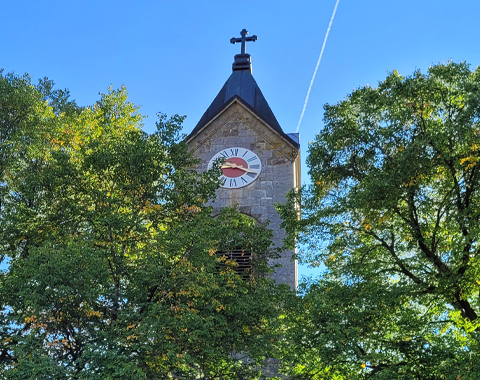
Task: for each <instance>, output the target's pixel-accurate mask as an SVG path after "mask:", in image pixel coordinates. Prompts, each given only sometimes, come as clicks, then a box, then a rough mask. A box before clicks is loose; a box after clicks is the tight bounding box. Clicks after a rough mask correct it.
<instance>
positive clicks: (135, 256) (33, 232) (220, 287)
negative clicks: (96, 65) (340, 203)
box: [0, 74, 287, 380]
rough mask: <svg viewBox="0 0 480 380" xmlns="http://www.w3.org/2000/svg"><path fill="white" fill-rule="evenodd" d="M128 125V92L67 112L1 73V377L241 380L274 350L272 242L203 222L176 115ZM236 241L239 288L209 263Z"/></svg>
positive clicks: (228, 271) (242, 222)
mask: <svg viewBox="0 0 480 380" xmlns="http://www.w3.org/2000/svg"><path fill="white" fill-rule="evenodd" d="M141 120H142V116H141V115H140V114H139V113H138V109H137V108H136V107H135V106H134V105H132V104H131V103H129V102H128V101H127V93H126V91H125V89H120V90H117V91H112V90H109V92H108V93H106V94H103V95H101V99H100V100H99V101H98V102H97V103H96V104H95V105H93V106H92V107H86V108H79V107H77V106H76V105H75V103H74V102H71V101H69V100H68V92H66V91H58V90H54V89H53V83H52V82H50V81H48V80H43V81H41V82H40V84H39V85H38V86H33V85H32V84H31V82H30V79H29V78H28V77H17V76H15V75H10V74H9V75H6V76H0V156H1V160H0V254H1V257H2V259H4V260H6V261H8V269H6V270H5V271H4V273H2V274H1V275H0V302H1V305H2V311H1V314H0V318H1V321H2V322H1V326H0V373H1V375H0V378H5V379H7V378H8V379H40V378H52V379H53V378H54V379H92V380H93V379H129V380H131V379H170V378H173V376H175V377H176V378H179V379H193V378H195V379H219V378H222V379H238V378H244V379H249V378H257V377H258V376H259V375H260V372H261V367H260V366H259V365H260V364H261V363H262V361H263V360H264V358H265V356H266V355H268V356H269V357H276V355H278V353H277V351H276V348H275V346H274V342H275V341H276V340H277V338H278V334H279V331H280V327H281V326H280V319H279V318H278V316H279V313H280V306H281V305H282V302H283V299H284V295H285V293H286V292H287V290H286V289H284V288H282V287H279V286H275V285H274V284H273V283H272V281H271V280H270V279H269V277H268V276H267V275H266V274H267V273H268V271H269V268H268V266H267V265H266V262H267V260H268V259H269V258H270V257H274V256H275V251H274V250H273V249H272V248H271V239H270V238H271V232H270V231H269V230H268V229H267V228H266V227H265V226H256V225H255V223H254V222H253V221H252V220H251V219H249V218H247V217H245V216H242V215H241V214H240V213H238V212H236V210H230V209H227V210H224V212H223V213H222V214H221V215H218V216H217V217H216V218H214V217H212V215H211V212H210V211H211V210H210V209H209V208H208V207H207V206H206V202H207V201H208V200H209V199H211V198H212V197H213V196H214V194H215V190H216V188H217V187H218V179H217V178H218V173H217V171H218V169H217V170H213V171H209V172H205V173H202V174H199V173H197V171H196V170H193V169H192V167H194V165H195V164H196V163H197V160H196V159H195V158H194V157H193V156H192V154H191V153H190V152H189V151H188V149H187V146H186V144H185V143H184V142H182V136H181V135H180V129H181V123H182V120H183V118H182V117H179V116H174V117H172V118H166V117H165V116H164V115H159V121H158V123H157V132H156V133H154V134H152V135H147V134H145V133H144V132H142V131H141V124H140V123H141ZM238 247H244V248H245V249H246V250H248V251H251V252H254V253H255V260H254V262H253V269H252V272H251V273H250V277H249V280H247V281H245V280H242V278H241V277H240V276H239V275H238V274H237V273H236V272H235V265H236V264H235V263H234V262H233V261H230V260H225V259H221V258H220V257H219V256H218V255H217V254H216V252H218V251H224V252H228V251H229V250H232V249H234V248H238ZM258 305H262V307H258ZM246 353H248V357H247V356H246Z"/></svg>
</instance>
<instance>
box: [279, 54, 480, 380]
mask: <svg viewBox="0 0 480 380" xmlns="http://www.w3.org/2000/svg"><path fill="white" fill-rule="evenodd" d="M307 163H308V165H309V168H310V171H309V174H310V176H311V178H312V182H313V184H312V185H311V186H309V187H308V188H305V189H303V194H301V198H300V195H299V194H296V195H295V194H292V195H291V196H290V202H289V204H288V205H287V206H285V207H281V212H282V214H283V217H284V220H285V226H286V227H287V228H288V230H289V232H290V234H291V235H290V237H291V239H293V238H294V237H297V238H298V239H299V241H300V242H301V243H303V244H305V245H306V246H307V251H308V254H307V255H306V256H305V257H306V260H308V261H309V262H310V263H312V264H313V265H319V264H321V263H324V264H325V265H326V267H327V270H326V273H325V274H324V275H323V276H322V278H321V279H320V280H319V281H318V282H317V283H315V284H314V285H312V286H311V287H310V288H309V289H307V290H305V291H306V294H305V297H304V299H303V304H302V305H301V306H298V307H300V310H301V312H302V313H303V315H302V316H301V317H298V313H299V312H297V314H296V315H292V316H291V318H293V323H294V324H297V327H296V328H292V329H291V333H292V339H293V340H294V341H296V342H297V344H298V345H299V347H300V348H298V347H297V348H298V352H297V353H296V355H297V356H295V358H297V359H296V360H300V361H303V363H304V366H305V367H304V368H303V369H301V370H300V369H299V370H298V373H299V374H304V375H305V376H306V374H308V375H309V376H312V377H311V378H319V379H320V378H325V379H326V378H331V379H335V378H342V379H343V378H348V379H363V378H375V379H439V378H445V379H475V378H478V374H479V373H480V367H479V366H478V363H479V362H480V361H479V359H480V357H479V354H480V351H479V347H478V344H479V333H480V329H479V326H480V325H479V323H480V321H479V318H478V317H479V315H480V297H479V291H480V252H479V249H480V245H479V244H480V223H479V221H480V189H479V186H480V70H478V69H476V70H471V69H470V67H469V65H467V64H465V63H459V64H456V63H452V62H450V63H447V64H439V65H435V66H432V67H430V68H429V70H428V72H427V74H422V73H421V72H420V71H416V72H414V73H413V75H411V76H407V77H404V76H401V75H400V74H399V73H398V72H396V71H394V72H393V73H392V74H390V75H389V76H388V77H387V78H386V79H385V80H384V81H383V82H380V83H379V85H378V86H377V87H376V88H371V87H369V86H366V87H362V88H359V89H357V90H356V91H354V92H353V93H352V94H350V95H349V96H348V97H347V98H346V99H345V100H343V101H341V102H339V103H338V104H335V105H326V106H325V127H324V129H323V130H322V131H321V132H320V133H319V134H318V135H317V137H316V140H315V141H314V142H313V143H311V144H310V147H309V156H308V159H307ZM299 203H301V220H297V214H298V211H297V208H296V204H299ZM290 243H291V241H290ZM305 326H307V327H305ZM300 355H303V357H301V356H300ZM314 374H315V376H317V377H315V376H314ZM299 376H300V375H299ZM457 376H458V377H457Z"/></svg>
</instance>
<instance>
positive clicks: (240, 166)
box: [222, 162, 256, 173]
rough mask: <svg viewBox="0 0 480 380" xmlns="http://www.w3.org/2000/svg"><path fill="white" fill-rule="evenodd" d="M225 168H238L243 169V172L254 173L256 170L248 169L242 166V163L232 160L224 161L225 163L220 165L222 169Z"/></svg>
mask: <svg viewBox="0 0 480 380" xmlns="http://www.w3.org/2000/svg"><path fill="white" fill-rule="evenodd" d="M226 168H230V169H240V170H243V171H245V172H250V173H256V171H254V170H250V169H247V168H244V167H243V165H237V164H234V163H233V162H225V163H224V164H223V165H222V169H226Z"/></svg>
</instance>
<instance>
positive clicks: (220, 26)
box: [0, 0, 480, 273]
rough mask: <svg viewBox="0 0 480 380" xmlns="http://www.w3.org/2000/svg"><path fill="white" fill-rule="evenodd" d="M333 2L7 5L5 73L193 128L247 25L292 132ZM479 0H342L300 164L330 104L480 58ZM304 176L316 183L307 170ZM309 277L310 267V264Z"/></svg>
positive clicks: (271, 99)
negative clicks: (120, 101)
mask: <svg viewBox="0 0 480 380" xmlns="http://www.w3.org/2000/svg"><path fill="white" fill-rule="evenodd" d="M335 1H336V0H308V1H307V0H305V1H301V0H296V1H284V0H276V1H274V0H264V1H261V0H258V1H254V0H251V1H243V2H241V1H235V2H234V1H225V0H223V1H216V0H215V1H214V0H212V1H198V0H197V1H192V0H183V1H182V0H157V1H153V0H152V1H146V0H145V1H142V0H137V1H121V0H118V1H106V0H96V1H92V0H84V1H75V0H68V1H65V0H51V1H33V0H31V1H22V0H16V1H3V2H2V3H1V8H0V10H1V12H2V22H1V23H0V41H1V43H2V50H1V52H0V68H4V69H5V71H7V72H10V71H14V72H16V73H17V74H23V73H29V74H30V75H31V76H32V78H34V79H37V78H40V77H44V76H47V77H49V78H50V79H53V80H54V81H55V82H56V84H57V86H58V87H60V88H68V89H69V90H70V92H71V95H72V98H74V99H76V100H77V102H78V104H80V105H89V104H92V103H93V102H95V101H96V100H97V99H98V97H99V96H98V93H99V92H106V91H107V88H108V87H109V86H110V85H112V86H113V87H114V88H118V87H120V86H122V85H125V86H126V87H127V91H128V92H129V95H130V100H131V101H132V102H133V103H135V104H137V105H140V106H141V109H140V112H141V113H142V114H144V115H148V116H149V117H148V118H147V119H146V120H145V122H144V123H145V127H144V129H145V130H146V131H147V132H152V131H153V130H154V125H155V124H154V123H155V120H156V116H155V115H156V113H157V112H163V113H166V114H167V115H172V114H175V113H178V114H181V115H187V119H186V121H185V123H184V131H185V133H189V132H190V131H191V130H192V129H193V128H194V126H195V124H196V123H197V121H198V120H199V119H200V117H201V116H202V114H203V112H204V111H205V110H206V109H207V107H208V106H209V104H210V102H211V101H212V100H213V99H214V97H215V95H216V94H217V93H218V91H219V90H220V88H221V87H222V85H223V84H224V82H225V81H226V80H227V78H228V76H229V75H230V73H231V64H232V62H233V56H234V55H235V54H238V53H239V51H240V46H239V45H238V44H237V45H232V44H230V42H229V40H230V38H231V37H239V36H240V31H241V30H242V29H243V28H246V29H247V30H248V31H249V32H250V35H253V34H255V35H257V36H258V41H256V42H255V43H249V44H248V45H247V53H249V54H251V56H252V65H253V76H254V77H255V79H256V81H257V83H258V85H259V86H260V88H261V89H262V92H263V94H264V95H265V98H266V99H267V101H268V103H269V104H270V107H271V108H272V110H273V112H274V113H275V115H276V117H277V119H278V121H279V123H280V125H281V126H282V127H283V129H284V131H285V132H287V133H289V132H294V131H295V129H296V127H297V123H298V120H299V117H300V114H301V111H302V108H303V104H304V101H305V96H306V93H307V89H308V86H309V83H310V80H311V77H312V74H313V70H314V68H315V65H316V63H317V59H318V55H319V53H320V49H321V47H322V43H323V39H324V36H325V32H326V30H327V26H328V23H329V21H330V17H331V15H332V11H333V8H334V5H335ZM479 14H480V1H478V0H402V1H400V0H363V1H358V0H340V3H339V6H338V9H337V12H336V16H335V19H334V21H333V25H332V28H331V31H330V35H329V39H328V42H327V45H326V48H325V52H324V54H323V58H322V62H321V64H320V67H319V69H318V73H317V76H316V79H315V83H314V85H313V88H312V92H311V94H310V99H309V103H308V107H307V109H306V112H305V115H304V118H303V121H302V124H301V127H300V135H301V142H302V152H301V155H302V159H303V160H304V159H305V157H306V156H307V147H308V141H311V140H313V139H314V136H315V134H317V133H318V132H319V131H320V130H321V128H322V125H323V122H322V118H323V105H324V104H325V103H336V102H338V101H340V100H342V99H343V98H344V97H345V95H347V94H348V93H350V92H352V90H354V89H355V88H357V87H359V86H363V85H366V84H367V83H369V84H371V85H372V86H375V85H376V83H377V82H378V81H380V80H382V79H384V78H385V77H386V75H387V74H388V73H389V72H391V71H393V70H395V69H396V70H398V71H399V72H400V73H401V74H403V75H408V74H411V73H412V72H413V71H414V70H416V69H420V70H421V71H426V69H427V68H428V67H429V66H430V65H431V64H437V63H439V62H446V61H448V60H453V61H454V62H459V61H466V62H468V63H470V64H471V65H472V67H476V66H477V65H479V64H480V49H479V45H480V28H479V26H478V15H479ZM302 171H303V175H302V179H303V182H307V181H308V174H307V168H306V167H305V165H303V168H302ZM301 273H312V271H308V270H306V269H302V270H301Z"/></svg>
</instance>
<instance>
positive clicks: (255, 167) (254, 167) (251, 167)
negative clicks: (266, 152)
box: [248, 165, 260, 169]
mask: <svg viewBox="0 0 480 380" xmlns="http://www.w3.org/2000/svg"><path fill="white" fill-rule="evenodd" d="M248 168H249V169H260V165H250V166H249V167H248Z"/></svg>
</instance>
